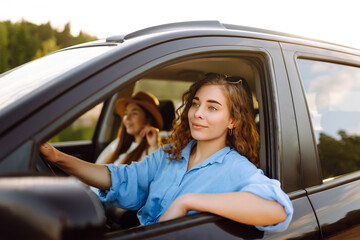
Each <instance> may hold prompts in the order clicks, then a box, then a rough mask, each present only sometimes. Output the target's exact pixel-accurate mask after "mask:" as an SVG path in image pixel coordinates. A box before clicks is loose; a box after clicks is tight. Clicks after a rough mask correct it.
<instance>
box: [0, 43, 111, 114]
mask: <svg viewBox="0 0 360 240" xmlns="http://www.w3.org/2000/svg"><path fill="white" fill-rule="evenodd" d="M110 49H111V47H109V46H97V47H87V48H76V49H71V50H66V51H60V52H56V53H54V54H50V55H47V56H45V57H43V58H39V59H37V60H34V61H31V62H29V63H27V64H24V65H22V66H20V67H18V68H16V69H14V70H12V71H9V72H6V73H4V74H3V75H0V86H1V88H0V111H1V110H2V109H4V108H6V107H7V106H9V105H10V104H11V103H13V102H16V101H18V100H19V99H21V98H22V97H24V96H25V95H27V94H28V93H31V92H33V91H34V90H36V89H38V88H39V87H41V86H43V85H44V84H46V83H48V82H50V81H51V80H53V79H55V78H56V77H57V76H59V75H61V74H64V73H65V72H66V71H68V70H70V69H73V68H76V67H77V66H79V65H81V64H82V63H84V62H86V61H88V60H91V59H93V58H95V57H96V56H99V55H101V54H103V53H105V52H106V51H109V50H110Z"/></svg>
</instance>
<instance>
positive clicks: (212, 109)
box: [209, 106, 217, 111]
mask: <svg viewBox="0 0 360 240" xmlns="http://www.w3.org/2000/svg"><path fill="white" fill-rule="evenodd" d="M209 109H210V110H211V111H216V110H217V108H216V107H214V106H210V107H209Z"/></svg>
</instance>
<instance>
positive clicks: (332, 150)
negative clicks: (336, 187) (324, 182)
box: [318, 131, 360, 179]
mask: <svg viewBox="0 0 360 240" xmlns="http://www.w3.org/2000/svg"><path fill="white" fill-rule="evenodd" d="M338 134H339V136H340V137H341V138H340V139H339V140H337V139H335V138H333V137H330V136H328V135H326V134H324V133H320V138H319V144H318V151H319V158H320V162H321V167H322V172H323V178H324V179H326V178H330V177H336V176H339V175H343V174H347V173H352V172H355V171H358V170H360V136H359V135H348V134H347V133H346V132H345V131H339V132H338Z"/></svg>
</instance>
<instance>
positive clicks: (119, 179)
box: [99, 151, 159, 210]
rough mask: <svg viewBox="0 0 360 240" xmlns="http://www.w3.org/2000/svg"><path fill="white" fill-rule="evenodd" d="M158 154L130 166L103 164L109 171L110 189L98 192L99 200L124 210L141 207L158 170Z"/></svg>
mask: <svg viewBox="0 0 360 240" xmlns="http://www.w3.org/2000/svg"><path fill="white" fill-rule="evenodd" d="M158 154H159V153H158V151H157V152H155V153H153V154H152V155H150V156H148V157H146V158H145V159H144V160H143V161H141V162H133V163H132V164H131V165H122V164H121V165H119V166H115V165H114V164H105V166H106V167H107V168H108V169H109V171H110V175H111V187H110V189H109V190H99V197H100V200H101V201H102V202H108V203H109V202H110V203H112V204H114V205H116V206H118V207H121V208H126V209H133V210H137V209H139V208H140V207H142V206H143V205H144V203H145V201H146V199H147V196H148V193H149V184H150V182H151V181H152V179H153V178H154V175H155V174H156V171H157V169H158V164H157V162H156V159H157V158H156V155H158Z"/></svg>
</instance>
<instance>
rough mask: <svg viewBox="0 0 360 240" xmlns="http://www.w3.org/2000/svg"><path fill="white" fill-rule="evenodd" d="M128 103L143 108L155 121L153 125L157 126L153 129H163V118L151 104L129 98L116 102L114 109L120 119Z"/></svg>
mask: <svg viewBox="0 0 360 240" xmlns="http://www.w3.org/2000/svg"><path fill="white" fill-rule="evenodd" d="M129 103H135V104H137V105H139V106H141V107H143V108H145V109H146V110H147V111H148V112H149V113H150V114H151V115H152V116H153V117H154V119H155V123H156V124H157V126H154V127H157V128H159V129H160V130H161V129H162V128H163V125H164V122H163V118H162V116H161V113H160V111H159V109H158V108H157V107H156V106H155V105H154V104H151V103H148V102H145V101H142V100H137V99H131V98H120V99H119V100H117V101H116V108H117V111H118V113H119V115H120V116H121V117H124V115H125V107H126V106H127V105H128V104H129Z"/></svg>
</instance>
